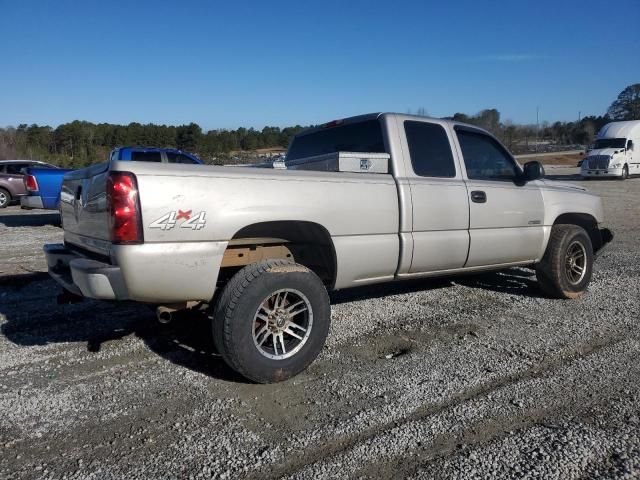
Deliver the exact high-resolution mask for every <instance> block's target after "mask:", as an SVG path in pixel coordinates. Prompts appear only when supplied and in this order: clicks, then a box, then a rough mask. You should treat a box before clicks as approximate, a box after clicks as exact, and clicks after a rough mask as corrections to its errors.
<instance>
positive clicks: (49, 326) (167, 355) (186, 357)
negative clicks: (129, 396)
mask: <svg viewBox="0 0 640 480" xmlns="http://www.w3.org/2000/svg"><path fill="white" fill-rule="evenodd" d="M23 277H26V278H23ZM0 280H1V287H0V314H2V315H4V316H5V318H6V321H5V322H4V323H3V324H2V325H0V333H1V334H2V335H4V336H5V337H6V338H7V339H8V340H9V341H11V342H13V343H14V344H16V345H21V346H27V347H29V346H41V345H53V344H73V343H83V344H85V345H86V351H87V352H91V353H92V354H96V355H100V352H107V355H108V356H109V353H110V350H111V349H114V348H117V347H118V345H119V344H120V343H121V342H120V341H121V340H123V339H125V338H126V337H129V336H131V335H134V336H135V337H137V338H139V339H141V340H142V341H143V342H144V344H145V346H146V347H147V348H148V349H149V350H150V351H151V352H153V353H155V354H157V355H159V356H160V357H162V358H164V359H166V360H168V361H170V362H171V363H173V364H175V365H178V366H180V367H185V368H188V369H190V370H193V371H196V372H199V373H202V374H205V375H207V376H209V377H212V378H215V379H219V380H223V381H230V382H234V383H238V382H240V383H246V381H245V380H244V379H243V378H242V377H240V376H239V375H238V374H237V373H236V372H234V371H233V370H231V369H230V368H229V367H228V366H227V365H226V363H225V362H224V361H223V360H222V358H221V357H220V356H219V355H218V354H217V352H216V351H215V347H214V345H213V340H212V337H211V330H210V325H209V321H208V319H207V318H206V316H205V315H202V314H195V313H194V314H181V315H178V318H176V320H174V321H173V322H171V323H170V324H168V325H162V324H160V323H158V321H157V320H156V315H155V313H154V312H153V311H152V310H151V309H150V308H148V307H146V306H144V305H140V304H136V303H133V302H131V303H129V302H118V303H110V302H100V301H93V300H85V301H82V302H80V303H77V304H66V305H58V304H57V302H56V297H57V295H58V293H60V291H61V290H60V289H59V288H58V286H57V285H56V284H55V282H54V281H53V280H51V279H49V278H47V276H46V274H42V273H40V274H30V275H13V276H5V277H0ZM69 348H74V346H69ZM115 351H116V352H117V350H115ZM126 355H131V353H129V352H128V353H126ZM132 356H133V357H135V358H138V357H139V354H136V353H134V354H133V355H132ZM96 361H98V362H100V361H101V359H99V358H97V359H96ZM125 361H126V359H125ZM105 362H107V360H106V359H105ZM107 363H108V362H107Z"/></svg>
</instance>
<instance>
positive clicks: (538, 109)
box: [536, 105, 540, 153]
mask: <svg viewBox="0 0 640 480" xmlns="http://www.w3.org/2000/svg"><path fill="white" fill-rule="evenodd" d="M539 113H540V107H539V106H537V105H536V153H538V132H539V130H540V119H539Z"/></svg>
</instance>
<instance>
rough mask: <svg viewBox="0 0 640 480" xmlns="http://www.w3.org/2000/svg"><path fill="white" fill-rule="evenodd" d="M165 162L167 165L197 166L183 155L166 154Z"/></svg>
mask: <svg viewBox="0 0 640 480" xmlns="http://www.w3.org/2000/svg"><path fill="white" fill-rule="evenodd" d="M167 160H168V162H169V163H186V164H190V165H194V164H197V163H198V162H196V161H195V160H194V159H193V158H191V157H188V156H187V155H183V154H182V153H175V152H167Z"/></svg>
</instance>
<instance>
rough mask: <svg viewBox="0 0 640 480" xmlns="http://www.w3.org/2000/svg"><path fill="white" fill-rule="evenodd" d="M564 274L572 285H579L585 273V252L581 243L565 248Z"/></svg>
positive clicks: (574, 243)
mask: <svg viewBox="0 0 640 480" xmlns="http://www.w3.org/2000/svg"><path fill="white" fill-rule="evenodd" d="M565 272H566V273H567V280H569V283H571V284H572V285H577V284H579V283H580V282H581V281H582V279H583V278H584V276H585V274H586V273H587V251H586V250H585V248H584V246H583V245H582V243H580V242H573V243H572V244H571V245H569V248H567V256H566V259H565Z"/></svg>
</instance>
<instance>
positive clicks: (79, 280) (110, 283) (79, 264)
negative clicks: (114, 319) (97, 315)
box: [44, 243, 128, 300]
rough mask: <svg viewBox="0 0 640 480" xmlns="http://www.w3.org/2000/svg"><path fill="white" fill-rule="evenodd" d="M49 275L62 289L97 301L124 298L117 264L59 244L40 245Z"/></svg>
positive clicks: (122, 283)
mask: <svg viewBox="0 0 640 480" xmlns="http://www.w3.org/2000/svg"><path fill="white" fill-rule="evenodd" d="M44 254H45V256H46V258H47V266H48V270H49V275H51V277H52V278H53V279H54V280H55V281H56V282H58V283H59V284H60V285H62V287H63V288H64V289H65V290H68V291H69V292H71V293H73V294H75V295H81V296H83V297H88V298H96V299H99V300H127V299H128V293H127V288H126V285H125V283H124V279H123V278H122V273H121V271H120V267H117V266H114V265H109V264H108V263H102V262H98V261H96V260H91V259H88V258H84V257H81V256H80V255H78V254H76V253H74V252H73V251H71V250H69V249H68V248H66V247H65V246H64V245H63V244H61V243H57V244H48V245H45V246H44Z"/></svg>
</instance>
